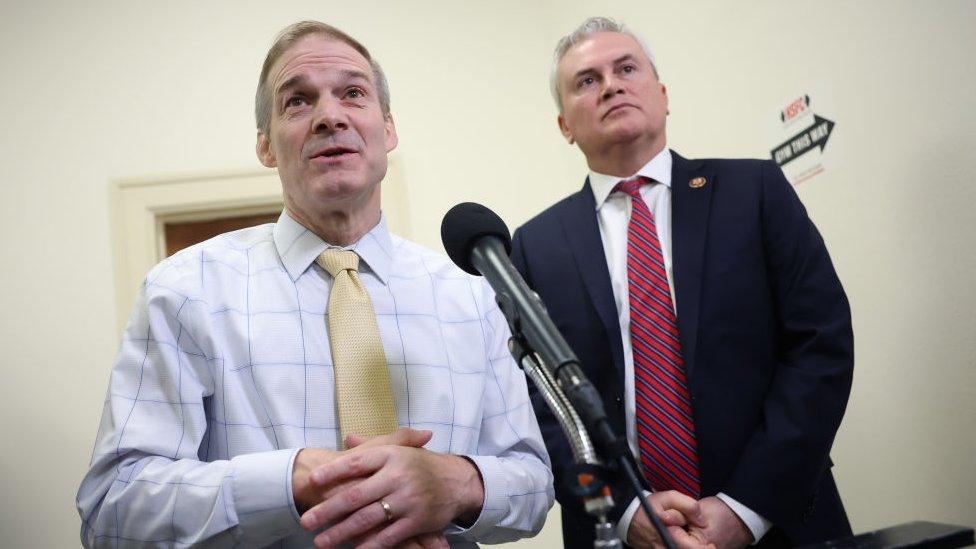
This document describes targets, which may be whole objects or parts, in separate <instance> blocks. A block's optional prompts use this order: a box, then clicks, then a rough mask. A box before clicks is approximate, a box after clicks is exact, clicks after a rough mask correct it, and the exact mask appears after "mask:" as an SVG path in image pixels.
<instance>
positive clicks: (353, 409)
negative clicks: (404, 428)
mask: <svg viewBox="0 0 976 549" xmlns="http://www.w3.org/2000/svg"><path fill="white" fill-rule="evenodd" d="M316 263H318V264H319V265H320V266H321V267H322V268H323V269H325V270H326V271H328V272H329V274H331V275H332V277H333V278H334V279H335V282H334V284H333V285H332V294H331V295H330V296H329V343H330V344H331V345H332V364H333V368H334V371H335V386H336V402H337V403H338V408H339V433H340V438H339V446H340V447H343V448H344V447H345V440H346V436H348V435H359V436H362V437H367V438H368V437H374V436H377V435H383V434H387V433H392V432H393V431H395V430H396V428H397V416H396V405H395V404H394V400H393V389H392V388H391V386H390V370H389V368H388V367H387V365H386V354H385V353H384V352H383V343H382V342H381V341H380V330H379V327H378V326H377V324H376V314H375V313H374V312H373V303H372V302H371V301H370V299H369V294H368V293H366V289H365V288H363V283H362V281H361V280H359V274H358V269H359V256H358V255H356V252H352V251H349V250H340V249H338V248H332V249H328V250H326V251H324V252H322V255H320V256H319V257H318V259H317V260H316Z"/></svg>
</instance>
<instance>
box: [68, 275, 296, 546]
mask: <svg viewBox="0 0 976 549" xmlns="http://www.w3.org/2000/svg"><path fill="white" fill-rule="evenodd" d="M209 318H210V317H209V314H208V312H207V308H206V306H205V303H204V302H202V301H201V300H199V299H194V298H192V297H190V296H189V295H187V292H181V291H178V290H174V289H172V287H167V286H164V285H162V284H153V283H149V282H147V283H145V284H144V285H143V288H142V291H141V292H140V296H139V299H138V300H137V302H136V305H135V308H134V311H133V314H132V317H131V318H130V320H129V324H128V326H127V327H126V330H125V333H124V335H123V342H122V345H121V348H120V350H119V354H118V357H117V360H116V363H115V367H114V368H113V370H112V374H111V380H110V383H109V391H108V395H107V396H106V399H105V404H104V408H103V411H102V420H101V424H100V426H99V431H98V436H97V438H96V443H95V449H94V452H93V456H92V461H91V465H90V468H89V471H88V473H87V475H86V476H85V478H84V480H83V481H82V484H81V487H80V489H79V491H78V496H77V502H76V503H77V507H78V512H79V513H80V515H81V519H82V527H81V541H82V543H83V544H84V545H85V546H86V547H100V546H113V547H114V546H135V545H139V546H142V545H147V544H153V545H156V544H162V545H193V544H198V543H206V544H208V546H215V547H222V546H234V545H244V546H262V545H266V544H268V543H271V542H273V541H275V540H277V539H279V538H281V537H284V536H286V535H289V534H292V533H295V532H298V531H301V527H300V526H299V524H298V516H297V513H296V511H295V508H294V503H293V498H292V494H291V470H292V464H293V462H294V458H295V454H296V453H297V452H298V450H297V449H289V450H280V451H269V452H260V453H255V454H248V455H240V456H237V457H234V458H232V459H229V460H219V461H213V462H206V461H205V459H201V454H203V455H205V454H206V453H207V452H208V448H209V445H210V444H211V442H213V441H211V440H210V439H209V435H208V429H207V416H206V410H207V408H208V404H207V403H208V400H209V399H211V398H212V397H213V393H214V380H213V369H212V367H213V366H214V364H215V363H216V362H218V361H219V360H220V358H219V357H217V356H215V352H214V351H213V350H212V349H210V348H209V347H212V345H210V344H208V342H207V333H208V332H207V329H206V327H207V324H208V322H209ZM201 342H202V343H203V344H202V345H201V344H199V343H201ZM217 419H219V418H217Z"/></svg>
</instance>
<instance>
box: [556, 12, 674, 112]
mask: <svg viewBox="0 0 976 549" xmlns="http://www.w3.org/2000/svg"><path fill="white" fill-rule="evenodd" d="M601 32H615V33H618V34H623V35H626V36H629V37H631V38H633V39H634V41H635V42H637V43H638V44H640V47H641V49H642V50H644V53H645V54H647V58H648V59H649V60H650V61H651V69H653V70H654V76H655V77H657V78H660V76H659V75H658V73H657V62H656V61H654V54H653V53H651V48H649V47H648V46H647V42H645V41H644V39H643V38H641V37H640V36H638V35H637V34H635V33H633V32H631V30H630V29H628V28H627V27H626V26H625V25H624V24H623V23H618V22H616V21H614V20H613V19H610V18H609V17H590V18H589V19H587V20H586V21H583V24H582V25H580V26H578V27H576V30H574V31H573V32H571V33H569V34H567V35H566V36H563V37H562V38H560V39H559V42H558V43H557V44H556V51H555V53H554V54H553V56H552V71H551V72H550V73H549V90H550V91H551V92H552V98H553V99H555V100H556V106H557V107H559V112H560V113H562V112H563V100H562V97H560V96H559V79H558V77H557V75H556V70H557V69H558V68H559V62H560V61H562V59H563V57H565V56H566V52H568V51H569V49H570V48H572V47H573V46H575V45H576V44H579V43H580V42H582V41H583V40H586V39H587V38H589V37H591V36H593V35H594V34H597V33H601Z"/></svg>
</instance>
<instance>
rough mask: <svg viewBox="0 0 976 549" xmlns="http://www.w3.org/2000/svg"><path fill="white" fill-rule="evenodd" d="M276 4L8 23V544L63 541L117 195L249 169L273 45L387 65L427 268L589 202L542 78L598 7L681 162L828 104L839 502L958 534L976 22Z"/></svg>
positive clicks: (717, 11) (109, 6) (93, 407)
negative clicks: (442, 245)
mask: <svg viewBox="0 0 976 549" xmlns="http://www.w3.org/2000/svg"><path fill="white" fill-rule="evenodd" d="M199 4H204V3H199ZM275 4H279V3H275ZM281 4H282V5H274V7H271V6H272V4H271V3H256V2H229V1H228V2H211V3H206V4H205V5H198V3H195V2H169V3H147V2H123V1H121V0H116V1H107V2H100V3H77V2H67V1H63V2H36V3H28V2H18V3H16V4H14V3H11V2H5V3H3V4H2V5H0V68H2V70H3V82H4V83H3V85H2V86H0V109H2V117H0V120H2V127H3V132H2V135H0V155H2V158H3V162H2V167H0V180H2V183H3V187H2V191H0V193H2V199H0V223H2V225H0V228H2V231H3V233H2V234H3V239H2V251H3V254H2V256H0V257H3V258H4V261H3V268H2V270H0V281H2V283H3V285H2V287H3V289H2V291H0V308H2V311H3V315H2V320H0V322H2V329H0V334H2V335H0V338H2V339H0V345H2V346H0V350H2V356H3V359H2V364H0V380H2V383H0V432H2V433H3V441H4V451H3V452H0V493H2V494H4V497H3V498H2V503H0V532H2V534H0V545H3V546H9V547H27V546H34V547H68V546H73V545H76V544H77V531H78V525H79V521H78V517H77V515H76V513H75V511H74V507H73V505H74V494H75V490H76V487H77V485H78V482H79V481H80V479H81V476H82V475H83V473H84V470H85V467H86V465H87V463H88V460H89V457H90V451H91V445H92V440H93V437H94V434H95V429H96V425H97V420H98V416H99V414H100V411H101V402H102V399H103V397H104V393H105V387H106V381H107V378H108V371H109V368H110V365H111V362H112V358H113V355H114V353H115V350H116V347H117V345H118V338H119V334H118V333H117V331H116V328H115V326H116V321H115V317H114V314H115V303H114V299H115V293H114V288H115V281H114V280H113V271H112V267H111V265H112V253H113V250H112V247H111V242H112V240H111V234H110V230H111V229H110V224H109V218H108V207H109V201H108V189H109V182H110V181H113V180H117V179H120V178H133V177H158V176H166V175H167V174H173V173H187V172H195V171H206V172H214V171H223V170H229V171H233V170H241V169H253V168H256V167H257V166H258V164H257V161H256V159H255V157H254V154H253V152H252V151H253V133H254V130H253V121H252V118H251V114H250V113H251V110H252V89H253V85H254V83H255V80H256V77H257V72H258V69H259V64H260V61H261V58H262V55H263V53H264V51H265V49H266V47H267V45H268V43H269V41H270V39H271V37H272V36H273V34H274V33H275V32H276V31H277V30H278V29H279V28H280V27H282V26H284V25H285V24H287V23H290V22H292V21H294V20H296V19H299V18H309V17H310V18H320V19H324V20H327V21H330V22H332V23H334V24H337V25H338V26H340V27H342V28H344V29H346V30H348V31H349V32H351V33H352V34H353V35H355V36H357V37H359V38H360V39H362V40H363V41H364V42H365V43H366V44H367V45H369V47H370V48H371V49H372V50H373V51H374V53H375V54H376V55H377V56H378V57H379V59H380V60H381V61H382V62H383V63H384V66H385V67H386V69H387V72H388V73H389V77H390V80H391V82H392V85H393V109H394V114H395V116H396V120H397V123H398V128H399V132H400V137H401V145H400V148H399V149H398V151H397V154H398V155H399V158H400V160H402V163H403V169H404V175H405V177H406V181H407V184H408V187H409V189H410V202H409V204H410V214H411V225H412V226H413V228H414V237H415V238H416V239H417V240H419V241H420V242H422V243H424V244H427V245H430V246H434V247H439V236H438V230H439V224H440V218H441V216H442V215H443V212H444V211H446V210H447V209H448V208H449V207H450V206H451V205H453V204H455V203H456V202H459V201H462V200H475V201H480V202H483V203H486V204H488V205H490V206H491V207H493V208H495V209H496V210H497V211H499V212H500V213H501V214H502V215H503V217H505V219H506V220H507V221H508V222H509V223H510V224H511V225H515V224H517V223H519V222H521V221H524V220H525V219H527V218H528V217H529V216H530V215H532V214H534V213H535V212H537V211H538V210H540V209H541V208H543V207H544V206H546V205H548V204H549V203H550V202H552V201H553V200H555V199H556V198H558V197H561V196H563V195H565V194H568V193H569V192H571V191H573V190H575V189H576V188H577V187H578V186H579V185H580V184H581V174H582V169H583V163H582V160H581V158H580V155H579V154H578V152H577V151H576V150H575V149H572V148H570V147H568V146H566V145H565V144H564V143H563V142H562V141H561V138H560V136H559V134H558V133H557V131H556V128H555V124H554V117H555V113H554V109H553V106H552V105H551V102H550V99H549V96H548V92H547V71H548V59H549V56H550V52H551V48H552V45H553V44H554V42H555V40H556V39H557V38H558V37H559V36H560V35H561V34H562V33H563V32H565V31H567V30H568V29H570V28H572V27H573V26H575V25H576V24H577V23H578V22H579V21H581V20H582V18H583V17H585V16H587V15H590V14H593V13H594V12H596V11H597V10H599V11H601V12H603V13H605V14H609V15H613V16H616V17H618V18H621V19H623V20H625V21H627V22H629V23H631V25H632V26H633V27H635V28H637V29H638V30H640V31H642V32H644V33H645V34H646V35H647V36H648V38H649V39H650V41H651V43H652V46H653V47H654V48H655V50H656V52H657V54H658V59H659V61H660V66H661V69H662V76H663V78H664V80H665V81H666V83H667V84H668V86H669V92H670V96H671V100H672V103H671V112H672V115H671V119H670V135H671V139H670V144H671V146H673V147H674V148H676V149H677V150H679V151H680V152H682V153H683V154H685V155H690V156H696V155H697V156H701V155H710V156H764V155H766V154H768V151H769V149H770V148H771V146H772V145H774V143H770V142H769V139H768V134H767V133H766V131H765V128H766V126H767V125H768V124H767V122H768V120H769V117H770V116H774V115H775V110H774V109H776V108H777V107H778V106H779V103H780V101H781V100H783V99H785V98H786V97H788V96H789V95H790V94H793V93H796V92H798V91H803V90H804V88H805V87H819V88H820V89H829V90H831V93H832V95H833V101H834V106H835V107H834V110H833V112H831V113H830V114H831V115H833V118H832V119H833V120H835V121H836V122H837V124H838V125H837V129H836V132H837V133H836V140H833V139H834V138H832V142H831V144H830V145H828V146H829V147H835V151H836V153H838V154H837V155H836V158H837V161H836V162H835V164H834V165H833V166H831V168H830V169H829V170H828V172H827V173H825V174H823V175H821V176H819V177H817V178H815V179H814V180H812V181H810V182H809V183H806V184H804V185H802V186H801V187H800V188H799V192H800V195H801V197H802V199H803V200H804V202H805V203H806V204H807V206H808V208H809V209H810V212H811V215H812V217H813V218H814V220H815V221H816V222H817V223H818V225H819V227H820V229H821V231H822V232H823V233H824V235H825V238H826V239H827V242H828V246H829V248H830V250H831V253H832V255H833V257H834V260H835V263H836V265H837V269H838V271H839V272H840V275H841V278H842V280H843V281H844V284H845V287H846V288H847V290H848V293H849V295H850V297H851V301H852V303H853V307H854V319H855V331H856V337H857V370H856V375H855V385H854V393H853V396H852V399H851V404H850V407H849V412H848V414H847V417H846V418H845V421H844V424H843V426H842V427H841V431H840V433H839V435H838V438H837V443H836V446H835V450H834V460H835V461H836V463H837V467H836V469H835V471H836V475H837V477H838V480H839V482H840V486H841V490H842V492H843V496H844V498H845V500H846V502H847V504H848V508H849V511H850V515H851V518H852V520H853V522H854V527H855V530H858V531H863V530H867V529H873V528H877V527H882V526H886V525H890V524H894V523H897V522H902V521H907V520H910V519H915V518H924V519H930V520H937V521H945V522H955V523H963V524H969V525H974V524H976V499H974V495H973V494H974V490H976V482H974V471H976V434H974V430H973V425H974V424H976V405H974V403H973V402H974V400H976V337H974V327H976V322H974V320H976V316H974V312H973V311H974V310H976V292H974V291H973V289H972V281H973V278H974V277H973V273H974V267H976V253H974V251H973V250H976V231H974V230H973V227H974V225H976V223H974V222H976V214H974V204H976V190H974V189H976V186H974V184H973V181H974V180H976V155H974V154H973V150H974V145H976V137H974V136H976V116H974V114H973V110H972V103H971V98H972V94H973V92H974V90H976V71H974V70H973V64H972V59H971V52H973V51H976V34H974V33H973V31H972V27H973V22H974V21H976V3H973V2H969V1H965V0H961V1H942V2H933V3H924V4H923V3H922V2H887V1H886V2H858V3H853V2H841V1H835V2H820V3H817V4H816V6H815V7H814V5H812V4H810V3H808V2H754V3H742V2H707V3H695V5H694V6H687V5H686V4H687V3H678V2H672V3H664V2H646V1H639V2H638V1H633V2H624V1H609V2H600V3H596V2H593V1H592V0H590V1H586V2H579V1H577V2H563V1H555V0H553V1H551V2H540V3H535V4H533V6H532V7H528V6H526V5H525V4H532V3H524V2H515V1H504V2H494V3H490V4H489V3H484V4H475V3H473V2H472V3H470V5H469V3H460V2H447V1H445V2H395V1H388V2H368V3H362V4H361V5H354V6H350V5H349V3H341V4H340V3H329V2H304V3H300V2H292V3H287V2H285V3H281ZM557 526H558V524H557V523H556V522H555V521H551V522H550V527H551V529H552V530H558V528H557ZM555 539H558V537H550V538H547V540H548V541H545V542H536V543H537V545H539V546H550V545H552V544H554V543H555V542H554V541H553V540H555ZM526 545H529V544H526Z"/></svg>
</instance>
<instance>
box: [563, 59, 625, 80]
mask: <svg viewBox="0 0 976 549" xmlns="http://www.w3.org/2000/svg"><path fill="white" fill-rule="evenodd" d="M634 59H637V58H636V57H634V54H632V53H625V54H623V55H621V56H620V57H618V58H616V59H614V60H613V64H614V65H619V64H621V63H623V62H624V61H633V60H634ZM594 72H597V70H596V69H595V68H593V67H586V68H584V69H580V70H578V71H576V74H574V75H573V78H579V77H580V76H583V75H584V74H590V73H594Z"/></svg>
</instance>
